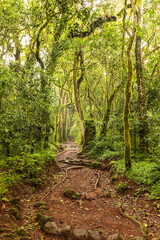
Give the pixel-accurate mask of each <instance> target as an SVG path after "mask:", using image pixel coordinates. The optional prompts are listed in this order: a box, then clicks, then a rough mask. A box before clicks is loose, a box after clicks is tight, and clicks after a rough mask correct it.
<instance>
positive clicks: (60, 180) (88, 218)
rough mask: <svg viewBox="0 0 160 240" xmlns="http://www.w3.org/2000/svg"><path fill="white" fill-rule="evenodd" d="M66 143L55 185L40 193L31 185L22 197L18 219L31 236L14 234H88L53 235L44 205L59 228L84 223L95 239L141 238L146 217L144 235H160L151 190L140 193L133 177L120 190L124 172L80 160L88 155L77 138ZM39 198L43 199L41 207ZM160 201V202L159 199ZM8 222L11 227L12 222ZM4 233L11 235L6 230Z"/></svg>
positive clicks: (48, 238) (38, 239)
mask: <svg viewBox="0 0 160 240" xmlns="http://www.w3.org/2000/svg"><path fill="white" fill-rule="evenodd" d="M64 147H65V150H64V151H62V152H59V153H58V154H57V160H58V161H59V166H60V171H59V172H58V174H56V175H52V178H51V179H50V183H49V185H47V186H46V187H45V189H44V188H43V189H41V190H39V191H38V192H37V191H36V192H35V193H32V192H31V190H30V192H27V193H25V192H24V195H23V198H22V199H21V202H20V220H17V222H16V224H17V225H18V226H19V227H22V226H23V227H24V228H25V229H26V230H27V232H28V233H29V236H28V237H20V238H13V239H16V240H18V239H21V240H25V239H26V240H29V239H32V240H43V239H45V240H59V239H62V240H64V239H69V240H70V239H80V240H83V237H80V238H76V237H75V236H74V238H73V237H66V236H53V235H51V234H46V233H44V232H43V231H42V230H40V229H39V228H38V226H37V220H36V217H35V216H36V215H37V212H39V211H40V212H41V213H42V214H43V215H47V216H50V217H51V218H52V222H53V221H54V222H55V223H56V225H57V226H58V229H63V228H65V226H70V227H71V229H72V232H73V231H74V230H75V229H83V230H81V231H82V232H84V230H87V232H89V233H91V234H92V235H93V236H92V237H90V239H95V240H96V239H97V240H98V239H102V240H108V239H110V240H111V239H112V240H114V239H120V238H112V237H113V236H116V234H117V236H118V235H120V236H122V239H123V240H130V239H132V238H133V237H139V238H136V240H141V239H143V238H142V237H143V236H144V229H143V231H142V224H141V223H143V224H144V225H143V227H147V234H148V237H145V238H144V239H147V240H148V239H152V240H160V238H159V236H160V218H159V216H158V209H157V208H156V205H155V202H156V201H152V200H149V199H148V198H147V194H146V193H144V194H143V195H142V194H139V195H138V194H137V196H136V195H135V193H136V192H137V191H138V188H139V186H137V185H136V184H135V183H133V182H131V181H128V182H127V185H128V189H127V190H126V192H125V193H123V194H120V193H118V192H117V189H116V186H117V185H118V184H119V183H120V181H121V180H124V179H122V177H120V178H116V177H115V175H113V172H111V171H109V170H107V169H104V170H102V169H91V168H89V167H86V166H82V165H79V163H80V162H81V161H82V159H81V158H80V157H79V155H78V153H79V152H80V147H78V146H77V145H76V144H75V143H67V144H64ZM83 160H84V159H83ZM86 161H88V160H86ZM66 189H73V190H74V191H75V192H76V193H78V194H80V196H81V197H80V198H79V199H70V198H69V197H66V196H64V191H65V190H66ZM39 202H43V204H42V205H41V206H39V207H35V206H36V205H35V204H37V203H39ZM156 204H157V206H158V202H156ZM13 220H14V219H13ZM5 221H7V220H5ZM3 223H5V222H3ZM5 225H6V230H7V224H5ZM69 231H71V230H69ZM87 234H88V233H87ZM109 236H110V238H109ZM0 239H10V238H6V236H5V235H4V236H3V237H1V238H0ZM84 239H85V236H84Z"/></svg>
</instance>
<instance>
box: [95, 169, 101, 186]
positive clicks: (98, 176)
mask: <svg viewBox="0 0 160 240" xmlns="http://www.w3.org/2000/svg"><path fill="white" fill-rule="evenodd" d="M95 174H96V175H97V180H96V183H95V185H94V189H97V186H98V183H99V180H100V177H101V175H100V173H99V172H97V173H95Z"/></svg>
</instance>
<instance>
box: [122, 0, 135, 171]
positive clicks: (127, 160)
mask: <svg viewBox="0 0 160 240" xmlns="http://www.w3.org/2000/svg"><path fill="white" fill-rule="evenodd" d="M132 10H133V29H132V35H131V37H130V41H129V45H128V48H127V67H128V73H127V81H126V86H125V103H124V116H123V119H124V146H125V147H124V157H125V167H126V170H127V171H128V170H130V168H131V166H132V165H131V137H130V123H129V115H130V102H131V97H132V79H133V66H132V59H131V50H132V46H133V41H134V37H135V32H136V27H135V26H136V25H135V5H134V1H133V0H132Z"/></svg>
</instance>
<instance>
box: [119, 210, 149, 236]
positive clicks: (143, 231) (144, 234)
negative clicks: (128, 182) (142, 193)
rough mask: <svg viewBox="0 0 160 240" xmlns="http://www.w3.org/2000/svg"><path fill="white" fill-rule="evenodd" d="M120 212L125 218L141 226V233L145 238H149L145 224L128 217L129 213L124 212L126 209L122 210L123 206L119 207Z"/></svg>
mask: <svg viewBox="0 0 160 240" xmlns="http://www.w3.org/2000/svg"><path fill="white" fill-rule="evenodd" d="M119 211H120V214H121V215H122V216H123V217H126V218H128V219H130V220H132V221H133V222H134V223H136V224H138V225H139V226H140V229H141V232H142V234H143V236H144V237H147V227H146V226H145V224H144V223H141V222H140V221H138V220H137V219H136V218H135V217H133V216H130V215H128V214H127V213H125V212H124V209H123V208H122V205H121V206H120V207H119Z"/></svg>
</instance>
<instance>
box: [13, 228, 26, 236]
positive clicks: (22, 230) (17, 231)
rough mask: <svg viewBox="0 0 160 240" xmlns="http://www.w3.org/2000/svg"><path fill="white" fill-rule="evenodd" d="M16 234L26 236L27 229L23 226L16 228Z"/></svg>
mask: <svg viewBox="0 0 160 240" xmlns="http://www.w3.org/2000/svg"><path fill="white" fill-rule="evenodd" d="M16 234H17V235H18V236H23V237H25V236H28V233H27V231H26V230H25V229H24V228H23V227H21V228H17V229H16Z"/></svg>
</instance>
